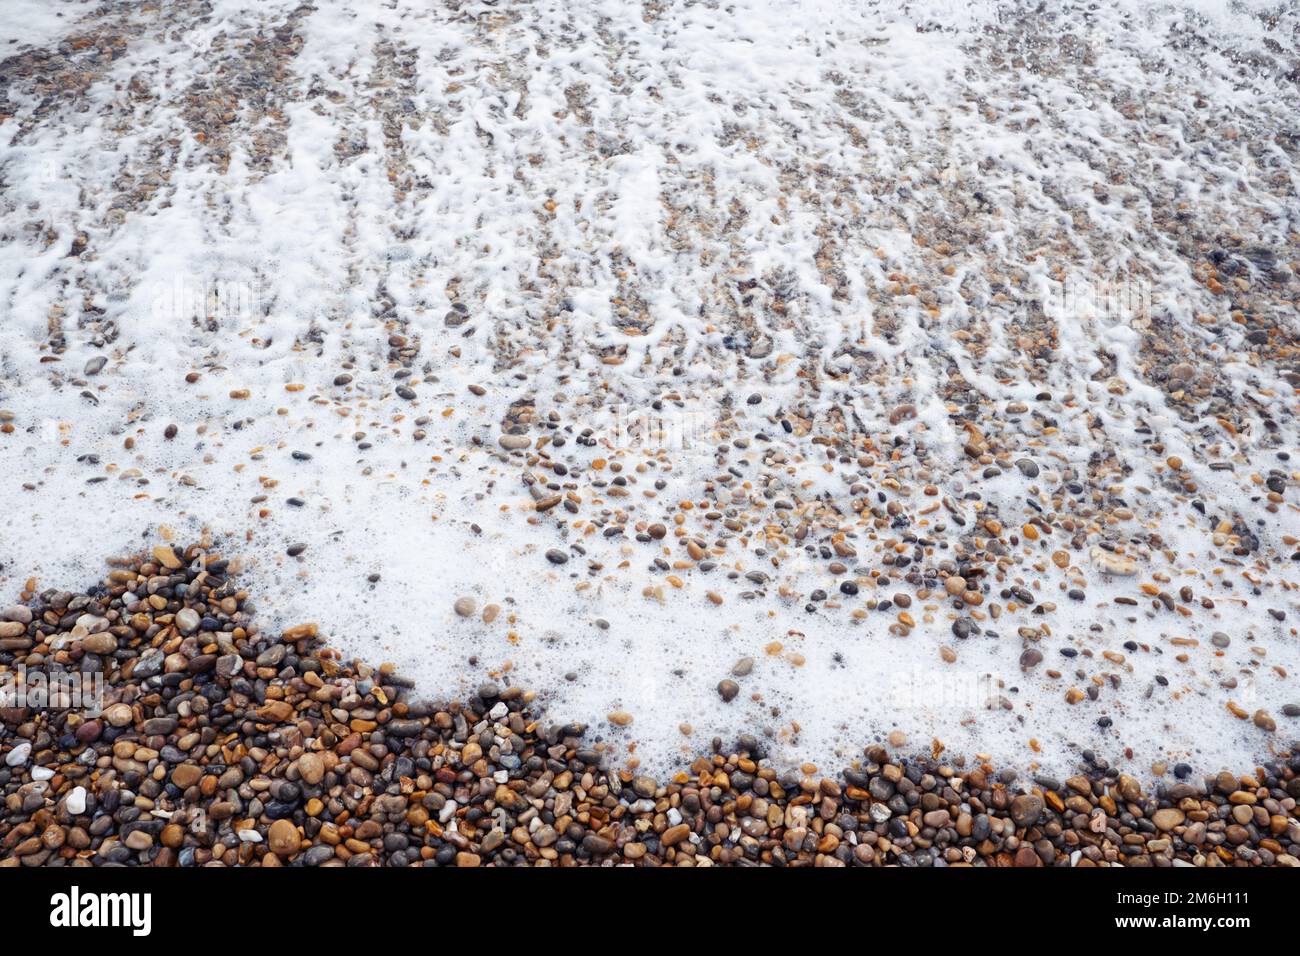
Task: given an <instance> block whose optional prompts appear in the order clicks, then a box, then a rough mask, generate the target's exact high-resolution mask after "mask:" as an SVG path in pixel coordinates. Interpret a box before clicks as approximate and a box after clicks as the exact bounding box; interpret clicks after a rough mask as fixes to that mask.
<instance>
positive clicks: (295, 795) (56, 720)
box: [0, 542, 1300, 867]
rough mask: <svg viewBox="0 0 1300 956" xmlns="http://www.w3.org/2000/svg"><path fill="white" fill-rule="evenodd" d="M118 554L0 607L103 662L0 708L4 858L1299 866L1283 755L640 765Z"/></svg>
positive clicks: (180, 556) (718, 748) (508, 704)
mask: <svg viewBox="0 0 1300 956" xmlns="http://www.w3.org/2000/svg"><path fill="white" fill-rule="evenodd" d="M113 564H114V568H113V570H111V571H110V572H109V574H108V576H107V578H106V579H105V581H104V583H103V584H101V585H97V586H96V587H94V588H91V589H89V590H88V591H87V592H86V593H85V594H76V595H74V594H73V593H71V592H69V591H58V590H48V591H44V592H42V593H41V594H39V595H36V594H33V593H31V591H30V590H28V591H26V592H24V593H23V594H22V597H23V598H24V601H25V603H23V604H19V605H15V606H13V607H10V608H8V609H6V610H4V611H3V614H2V615H0V616H2V617H3V619H4V620H5V621H7V622H11V624H10V625H6V631H5V633H6V637H4V638H3V639H0V649H2V651H0V652H2V653H3V655H4V657H5V658H6V659H7V660H9V661H11V662H12V665H11V666H17V667H22V668H24V669H26V670H27V671H28V672H30V673H37V672H39V673H44V674H47V675H51V676H53V675H56V674H66V673H69V672H75V673H79V674H83V675H84V674H89V673H95V674H102V675H103V676H104V688H103V690H102V691H101V694H102V699H101V700H100V701H99V706H98V707H97V708H95V710H94V712H93V713H88V712H87V711H86V710H85V709H84V708H82V709H73V708H69V707H66V706H64V707H57V706H55V707H51V708H45V709H43V710H42V711H41V712H39V713H36V712H33V709H32V708H28V707H13V706H10V707H5V708H2V709H0V721H3V728H4V731H5V743H4V745H3V746H0V754H3V757H4V763H3V766H2V767H0V793H3V795H4V798H5V807H4V812H3V814H0V867H4V866H8V867H14V866H40V865H51V866H87V865H151V866H176V865H179V866H186V867H188V866H206V865H232V866H233V865H239V864H243V865H261V866H285V865H288V866H376V865H388V866H411V865H434V866H437V865H443V866H449V865H454V866H458V867H476V866H482V865H498V866H519V865H539V866H573V865H613V864H635V865H639V866H657V865H672V866H712V865H739V866H752V865H760V864H761V865H775V866H810V865H813V866H846V865H849V866H883V865H905V866H970V865H975V866H1000V867H1001V866H1017V867H1039V866H1110V865H1123V866H1202V867H1206V866H1209V867H1221V866H1267V865H1279V866H1297V865H1300V857H1298V855H1300V817H1298V815H1297V812H1296V798H1297V797H1300V776H1298V775H1297V774H1298V773H1300V757H1291V756H1287V757H1284V758H1281V759H1278V760H1273V761H1269V762H1267V763H1266V764H1265V765H1264V766H1262V767H1259V768H1256V769H1254V770H1252V771H1250V772H1248V773H1246V774H1243V775H1240V776H1238V775H1234V774H1232V773H1229V772H1227V771H1224V772H1222V773H1219V774H1217V775H1215V776H1210V777H1205V778H1199V777H1196V776H1195V775H1194V774H1192V772H1191V768H1189V767H1181V768H1178V769H1176V771H1175V775H1176V777H1177V778H1178V782H1176V783H1174V784H1172V785H1165V784H1161V785H1159V786H1158V787H1157V788H1156V789H1155V790H1154V791H1153V792H1148V791H1146V790H1144V789H1143V787H1142V785H1141V784H1140V782H1139V781H1138V780H1137V779H1135V778H1134V777H1133V776H1131V775H1129V774H1125V773H1122V772H1120V770H1119V769H1118V768H1116V767H1113V766H1111V765H1110V764H1109V763H1108V762H1107V761H1106V760H1105V759H1103V758H1101V757H1098V756H1097V755H1095V754H1091V753H1088V754H1085V762H1084V764H1083V766H1082V767H1081V768H1080V771H1081V772H1078V773H1075V774H1074V775H1072V776H1070V777H1069V778H1068V779H1066V780H1064V781H1063V782H1062V781H1058V780H1054V779H1051V778H1048V777H1045V776H1042V775H1036V776H1034V777H1033V778H1032V779H1022V778H1021V777H1019V776H1018V774H1017V773H1016V772H1015V771H1014V770H1010V769H1007V770H1002V771H1000V772H995V770H994V768H993V767H992V766H990V765H988V764H986V763H980V764H978V765H976V766H969V765H968V764H967V762H966V761H965V760H964V759H962V758H960V757H958V758H957V759H955V760H953V761H950V762H943V761H940V760H939V759H938V756H937V755H930V754H923V755H920V756H919V757H914V758H912V759H908V758H907V757H906V756H895V755H891V750H892V751H893V752H894V754H897V753H898V752H899V749H900V748H901V746H902V744H903V742H902V741H899V740H897V739H894V740H891V741H889V743H890V744H891V747H890V748H886V747H885V746H884V745H883V744H881V743H877V744H873V745H871V746H868V747H867V748H866V749H865V751H864V752H863V753H862V755H861V756H860V757H859V758H858V759H856V760H854V761H853V762H852V766H850V767H847V768H846V769H844V770H843V772H842V773H841V774H839V775H830V774H825V775H823V774H822V773H821V772H820V771H819V770H818V768H817V767H816V766H813V765H805V766H803V767H801V768H798V769H789V770H786V771H783V772H778V771H777V770H776V769H774V768H773V766H772V765H771V763H770V762H769V761H768V760H767V759H766V756H765V751H766V748H765V747H764V745H763V744H762V743H761V742H760V741H758V740H757V739H756V738H755V737H754V736H753V735H750V734H745V735H741V736H740V737H739V738H738V739H737V741H736V742H735V745H734V747H732V746H727V747H724V746H723V743H722V741H720V740H715V741H714V742H713V747H712V751H713V753H712V756H702V757H700V758H698V759H697V760H695V761H694V762H693V763H691V764H690V767H689V769H679V770H678V771H676V772H674V773H673V774H672V776H671V778H670V779H667V780H665V781H662V782H661V781H660V780H657V779H656V778H655V777H653V776H650V775H647V774H633V773H632V772H631V771H628V770H610V769H608V768H607V766H606V764H607V758H608V757H609V756H610V755H611V752H610V749H609V748H608V747H607V746H604V745H601V744H599V743H593V742H592V741H591V740H590V739H589V734H588V732H587V728H586V727H584V726H583V725H581V724H552V723H547V722H546V721H545V720H544V719H543V718H542V716H541V715H540V713H539V712H538V708H537V706H536V701H535V697H534V695H533V694H532V693H531V692H525V691H521V690H520V689H519V688H518V687H502V686H501V685H498V684H496V683H486V684H484V685H482V686H481V687H479V688H478V689H477V691H476V692H475V693H474V694H473V695H472V696H470V697H469V699H468V700H467V701H465V702H464V703H463V704H452V705H450V706H445V707H444V706H434V705H430V704H426V703H420V702H418V700H417V699H416V695H415V694H414V693H413V691H412V684H411V682H410V681H409V680H406V679H404V678H402V677H400V676H399V675H398V674H397V673H396V671H395V670H394V669H393V668H392V667H391V666H390V665H381V666H380V667H378V668H371V667H368V666H366V665H364V664H360V663H356V662H353V663H345V662H344V661H343V660H342V659H341V658H340V657H339V656H338V655H337V654H336V653H334V652H331V651H329V650H326V649H324V648H323V647H322V645H321V642H320V640H319V638H318V633H317V627H316V625H314V624H304V625H298V626H295V627H291V628H289V629H287V630H285V631H283V632H281V633H279V634H276V633H268V632H265V631H262V630H260V629H259V627H258V623H257V621H256V620H255V619H254V616H253V614H252V604H251V601H250V599H249V594H248V592H246V591H244V590H242V589H241V588H240V587H239V585H238V583H237V581H236V579H235V577H234V576H233V573H232V572H233V562H232V561H229V560H226V559H225V558H223V557H221V556H220V555H219V554H218V553H215V552H214V551H212V550H211V545H210V543H207V542H205V543H203V544H202V545H198V544H196V545H192V546H190V547H187V548H184V549H177V548H174V547H172V546H171V545H169V544H160V545H158V546H157V547H155V548H154V549H153V551H152V552H151V553H149V554H145V555H140V556H137V557H135V558H131V559H119V560H117V561H115V562H113ZM14 624H16V625H17V627H14V626H11V625H14ZM16 703H22V701H16Z"/></svg>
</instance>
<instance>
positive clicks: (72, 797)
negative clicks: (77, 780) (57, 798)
mask: <svg viewBox="0 0 1300 956" xmlns="http://www.w3.org/2000/svg"><path fill="white" fill-rule="evenodd" d="M63 808H64V809H65V810H67V811H68V813H70V814H72V816H74V817H75V816H77V815H79V814H82V813H85V812H86V788H85V787H74V788H73V790H72V792H71V793H70V794H68V799H67V800H65V801H64V802H63Z"/></svg>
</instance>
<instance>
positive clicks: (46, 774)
mask: <svg viewBox="0 0 1300 956" xmlns="http://www.w3.org/2000/svg"><path fill="white" fill-rule="evenodd" d="M53 776H54V771H53V770H51V769H50V768H49V767H33V768H32V779H33V780H49V779H50V778H51V777H53Z"/></svg>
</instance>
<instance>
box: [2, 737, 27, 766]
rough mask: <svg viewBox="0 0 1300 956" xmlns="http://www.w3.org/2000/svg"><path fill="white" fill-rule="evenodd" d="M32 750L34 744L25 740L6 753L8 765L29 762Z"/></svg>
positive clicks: (19, 764)
mask: <svg viewBox="0 0 1300 956" xmlns="http://www.w3.org/2000/svg"><path fill="white" fill-rule="evenodd" d="M31 752H32V745H31V744H30V743H28V742H27V741H26V740H24V741H23V742H22V743H20V744H19V745H18V746H17V747H15V748H14V749H13V750H11V751H9V753H7V754H5V766H6V767H19V766H22V765H23V764H25V763H26V762H27V757H28V755H29V754H31Z"/></svg>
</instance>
